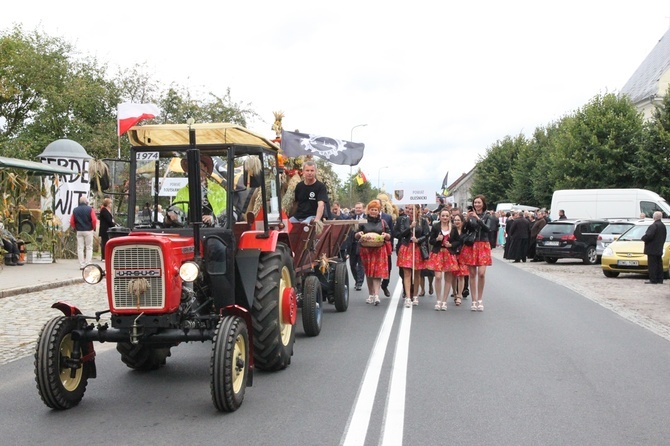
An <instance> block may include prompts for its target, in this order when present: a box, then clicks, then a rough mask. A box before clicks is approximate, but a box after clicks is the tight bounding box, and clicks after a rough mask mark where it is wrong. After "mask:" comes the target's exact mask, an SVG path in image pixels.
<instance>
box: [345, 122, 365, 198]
mask: <svg viewBox="0 0 670 446" xmlns="http://www.w3.org/2000/svg"><path fill="white" fill-rule="evenodd" d="M365 126H367V124H356V125H355V126H353V127H352V128H351V134H350V135H349V141H351V142H354V129H355V128H356V127H365ZM353 168H354V166H349V201H350V202H352V203H351V206H353V205H354V203H353V201H354V179H353V178H351V176H352V175H353Z"/></svg>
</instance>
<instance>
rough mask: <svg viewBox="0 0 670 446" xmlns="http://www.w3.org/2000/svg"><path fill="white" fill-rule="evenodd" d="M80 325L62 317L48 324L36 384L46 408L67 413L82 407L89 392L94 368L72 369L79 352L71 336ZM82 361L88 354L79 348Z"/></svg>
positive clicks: (38, 351) (39, 345)
mask: <svg viewBox="0 0 670 446" xmlns="http://www.w3.org/2000/svg"><path fill="white" fill-rule="evenodd" d="M76 328H77V321H76V320H75V319H71V318H69V317H66V316H59V317H55V318H53V319H51V320H50V321H49V322H47V323H46V324H44V327H43V328H42V331H41V332H40V335H39V338H38V339H37V347H36V350H35V381H36V382H37V390H38V391H39V394H40V397H41V398H42V401H44V404H46V405H47V406H48V407H50V408H52V409H58V410H64V409H70V408H71V407H74V406H76V405H77V404H79V402H80V401H81V399H82V398H83V397H84V392H86V386H87V384H88V378H89V376H90V372H91V369H90V367H91V364H92V363H91V364H89V363H86V362H85V363H80V365H79V367H75V368H73V367H72V363H71V362H70V361H71V358H72V354H73V353H74V352H75V345H74V341H73V340H72V336H71V333H72V331H73V330H75V329H76ZM78 353H79V355H78V357H79V359H81V358H83V357H84V356H85V355H86V354H87V353H88V352H86V351H85V349H83V348H81V347H79V352H78Z"/></svg>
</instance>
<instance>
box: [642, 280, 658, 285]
mask: <svg viewBox="0 0 670 446" xmlns="http://www.w3.org/2000/svg"><path fill="white" fill-rule="evenodd" d="M645 283H649V284H651V285H657V284H658V282H652V281H651V280H647V281H646V282H645Z"/></svg>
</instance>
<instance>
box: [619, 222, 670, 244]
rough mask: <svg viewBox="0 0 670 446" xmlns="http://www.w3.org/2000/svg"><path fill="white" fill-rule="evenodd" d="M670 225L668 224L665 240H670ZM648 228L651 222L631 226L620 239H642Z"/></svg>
mask: <svg viewBox="0 0 670 446" xmlns="http://www.w3.org/2000/svg"><path fill="white" fill-rule="evenodd" d="M669 226H670V225H668V224H666V225H665V228H666V229H667V231H666V236H665V241H666V242H670V227H669ZM647 228H649V224H646V225H635V226H633V227H631V228H630V229H629V230H628V231H626V232H624V233H623V234H622V235H621V236H620V237H619V240H624V241H629V242H630V241H640V240H642V236H643V235H644V233H645V232H647Z"/></svg>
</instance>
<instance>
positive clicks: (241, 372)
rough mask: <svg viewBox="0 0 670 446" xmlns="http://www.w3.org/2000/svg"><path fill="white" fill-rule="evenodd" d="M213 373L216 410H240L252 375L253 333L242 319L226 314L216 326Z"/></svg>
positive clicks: (211, 366)
mask: <svg viewBox="0 0 670 446" xmlns="http://www.w3.org/2000/svg"><path fill="white" fill-rule="evenodd" d="M209 374H210V377H211V384H210V388H211V391H212V402H213V403H214V406H215V407H216V409H217V410H219V411H221V412H234V411H236V410H237V409H239V407H240V406H241V405H242V402H243V401H244V392H245V390H246V388H247V378H248V376H249V332H248V331H247V324H246V323H245V322H244V320H243V319H242V318H239V317H237V316H226V317H224V318H223V319H221V321H220V322H219V325H218V326H217V327H216V333H215V335H214V339H213V340H212V355H211V357H210V361H209Z"/></svg>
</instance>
